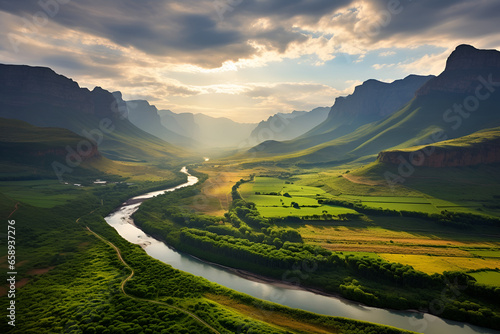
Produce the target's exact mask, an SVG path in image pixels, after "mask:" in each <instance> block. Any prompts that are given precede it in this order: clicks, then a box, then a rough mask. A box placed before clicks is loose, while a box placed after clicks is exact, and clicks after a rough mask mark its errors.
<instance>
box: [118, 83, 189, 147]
mask: <svg viewBox="0 0 500 334" xmlns="http://www.w3.org/2000/svg"><path fill="white" fill-rule="evenodd" d="M113 96H115V98H116V99H117V101H120V100H121V99H122V94H121V92H114V93H113ZM125 103H126V106H127V118H128V120H129V121H130V122H131V123H132V124H134V125H135V126H137V127H138V128H139V129H141V130H144V131H146V132H148V133H150V134H152V135H153V136H156V137H158V138H160V139H163V140H165V141H166V142H168V143H170V144H174V145H178V146H184V147H193V146H194V141H193V140H192V139H190V138H187V137H185V136H182V135H180V134H178V133H176V132H174V131H171V130H169V129H167V128H166V127H164V126H163V125H162V121H161V118H160V115H159V114H158V109H157V108H156V107H155V106H154V105H150V104H149V102H148V101H146V100H133V101H126V102H125Z"/></svg>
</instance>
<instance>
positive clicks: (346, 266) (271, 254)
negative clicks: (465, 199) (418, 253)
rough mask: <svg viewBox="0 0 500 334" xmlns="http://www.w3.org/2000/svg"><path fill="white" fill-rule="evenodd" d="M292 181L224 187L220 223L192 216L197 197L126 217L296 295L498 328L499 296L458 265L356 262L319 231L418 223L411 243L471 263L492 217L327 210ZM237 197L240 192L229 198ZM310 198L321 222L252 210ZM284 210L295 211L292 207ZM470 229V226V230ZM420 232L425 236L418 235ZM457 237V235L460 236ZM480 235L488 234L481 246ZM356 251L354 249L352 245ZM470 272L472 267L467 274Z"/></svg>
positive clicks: (326, 200) (185, 193)
mask: <svg viewBox="0 0 500 334" xmlns="http://www.w3.org/2000/svg"><path fill="white" fill-rule="evenodd" d="M259 180H260V181H261V180H264V184H263V185H262V186H259V187H257V188H255V186H254V187H253V188H249V185H250V184H251V183H252V182H259ZM280 182H281V183H280ZM292 182H293V183H295V181H293V178H289V179H287V180H277V179H276V178H274V179H271V178H266V177H264V178H259V177H256V178H255V179H252V178H249V179H246V180H240V181H239V182H237V183H236V184H235V185H234V187H233V190H232V193H231V196H232V198H233V202H232V204H231V207H230V210H229V212H227V213H226V214H225V215H224V216H222V217H215V216H207V215H202V214H199V213H196V212H195V211H193V210H192V205H191V203H193V199H194V198H197V196H200V191H199V190H197V189H196V188H191V189H184V190H181V191H179V192H176V193H173V194H168V195H165V196H162V197H159V198H156V199H154V200H152V201H149V202H147V203H145V204H144V205H143V206H142V207H141V209H140V210H139V211H138V212H137V213H136V215H135V219H136V222H137V224H138V225H140V226H141V228H142V229H144V230H145V231H146V232H147V233H150V234H153V235H156V236H158V237H161V238H162V239H164V240H166V241H167V242H168V243H169V244H170V245H173V246H174V247H176V248H178V249H179V250H182V251H185V252H188V253H190V254H193V255H195V256H198V257H200V258H203V259H206V260H209V261H212V262H217V263H221V264H224V265H227V266H231V267H234V268H240V269H245V270H250V271H252V272H255V273H259V274H262V275H265V276H268V277H274V278H276V279H280V280H283V281H285V282H286V281H289V282H290V283H295V284H296V283H297V279H298V277H300V279H298V281H299V283H300V284H301V285H303V286H307V287H315V288H320V289H322V290H323V291H326V292H329V293H334V294H340V295H342V296H344V297H346V298H349V299H353V300H357V301H360V302H362V303H365V304H368V305H373V306H379V307H386V308H387V307H389V308H397V309H410V308H411V309H420V310H423V311H429V312H431V313H435V314H437V315H439V316H442V317H445V318H449V319H455V320H459V321H466V322H471V323H474V324H478V325H480V326H486V327H491V328H500V317H499V316H498V311H499V305H498V302H497V300H498V298H499V297H500V295H499V294H500V288H498V287H495V286H493V285H486V284H482V282H477V281H476V280H475V278H473V276H470V275H468V274H467V273H466V272H464V270H463V263H457V264H456V266H455V267H454V268H452V269H453V270H450V271H446V270H437V271H429V270H423V271H422V270H420V269H421V268H418V269H417V268H414V267H412V266H410V265H405V264H402V263H398V262H404V261H403V260H400V259H396V258H390V255H391V254H390V253H387V254H382V253H381V254H379V255H377V254H375V253H360V252H359V249H355V248H352V249H351V252H346V253H344V252H343V251H338V250H335V248H336V246H337V245H336V244H333V243H332V241H331V240H330V243H329V240H327V239H328V238H327V236H328V235H329V232H327V233H325V231H331V235H335V234H337V235H344V236H346V235H348V233H344V234H342V233H339V232H340V228H341V227H343V228H347V229H348V230H349V231H352V229H351V228H350V227H349V226H351V225H352V226H360V227H363V228H364V229H366V230H369V229H370V228H375V229H377V228H378V231H379V232H380V231H381V230H383V229H384V227H382V228H381V226H384V225H383V224H382V225H381V226H377V222H384V221H386V220H387V221H389V222H390V221H393V223H392V226H390V224H387V223H385V230H386V231H389V230H391V231H392V232H393V233H394V234H396V235H397V234H398V233H400V235H402V234H403V233H405V232H403V231H404V229H403V230H401V231H400V232H397V229H394V227H395V226H396V220H397V219H399V220H401V219H404V220H405V221H406V222H412V224H410V226H416V224H423V225H422V226H420V228H419V229H418V231H419V232H418V234H419V235H420V240H419V241H421V240H424V239H426V238H427V240H428V241H431V239H432V238H431V236H432V235H433V233H434V232H438V231H439V232H438V233H439V234H440V235H441V237H443V240H449V241H450V242H451V241H453V242H455V243H456V244H455V246H457V247H456V248H455V249H454V247H453V244H452V245H451V246H452V247H450V248H451V249H452V251H457V252H458V251H463V252H464V253H466V254H468V255H469V256H470V258H473V256H474V255H473V253H472V252H473V251H480V250H484V249H486V248H487V247H490V245H487V244H488V242H490V241H492V240H496V239H495V237H494V235H495V234H497V233H498V230H497V228H496V226H492V225H495V224H497V223H498V222H497V220H496V219H495V218H491V217H490V218H488V217H486V216H476V215H473V214H468V213H462V214H449V213H446V212H444V213H442V214H429V213H426V212H411V211H395V210H389V209H383V208H382V209H375V208H371V207H368V206H365V205H362V204H356V203H353V202H347V201H346V202H342V201H337V202H334V201H333V199H332V198H331V195H329V194H326V193H324V192H321V191H320V190H319V189H317V188H316V189H312V187H307V186H306V187H304V186H301V185H298V184H296V183H295V184H292ZM269 184H272V185H271V186H269ZM276 184H280V185H281V186H280V188H278V189H276ZM240 188H241V189H242V191H241V192H240V191H238V189H240ZM299 188H300V189H299ZM247 197H249V198H250V199H256V203H254V202H251V201H247V200H246V198H247ZM294 199H295V201H294ZM312 199H314V200H316V204H315V207H314V208H313V209H315V210H320V212H321V214H319V213H317V214H313V215H307V214H306V215H304V216H299V215H293V216H286V215H281V214H279V213H278V214H275V215H273V216H270V217H267V218H266V217H263V216H262V215H261V208H262V207H265V206H266V205H269V203H271V205H275V204H277V203H280V204H279V205H281V206H282V207H287V208H286V209H287V210H296V212H302V211H301V210H302V207H303V206H307V205H311V206H312V205H313V201H312ZM292 201H294V202H295V203H297V206H298V207H294V206H293V204H292ZM325 205H326V206H328V205H330V207H331V208H332V209H333V210H337V208H340V210H339V211H338V212H337V213H336V214H335V213H328V211H327V212H324V211H326V210H325ZM332 205H333V206H332ZM344 208H348V209H350V210H352V211H351V212H349V213H344V212H342V211H341V209H344ZM398 217H399V218H398ZM478 222H479V223H480V226H476V225H477V223H478ZM363 225H364V226H363ZM404 225H405V224H404V223H403V224H401V225H400V226H399V227H400V228H404ZM406 225H408V224H406ZM423 226H425V227H423ZM315 228H319V229H320V230H317V231H318V233H317V237H311V236H310V234H309V235H308V234H307V233H306V232H307V231H311V230H313V231H314V229H315ZM427 228H430V229H429V230H428V232H425V231H426V229H427ZM355 230H358V229H357V228H355ZM464 230H465V231H467V233H463V232H464ZM406 233H407V234H408V232H406ZM412 233H413V234H414V233H415V232H412V231H411V229H410V234H412ZM488 233H491V234H490V236H489V237H488V236H487V235H488ZM464 235H465V237H464ZM444 236H446V237H447V239H444ZM368 238H369V237H368ZM454 238H456V239H457V240H454ZM467 238H468V240H466V239H467ZM472 240H475V241H474V242H476V244H473V245H472V246H471V247H469V248H467V249H464V248H461V247H462V246H461V245H460V243H464V244H465V243H468V242H471V241H472ZM481 242H484V245H483V246H481V245H480V244H481ZM353 243H354V242H353ZM356 243H357V244H360V243H359V241H358V242H356ZM387 243H388V244H389V245H394V244H396V243H398V244H400V245H399V248H403V247H405V246H403V245H401V240H397V239H396V242H394V241H392V240H388V239H387ZM328 245H331V246H332V247H328ZM415 246H417V245H407V246H406V248H407V249H409V250H410V252H411V249H412V248H418V247H415ZM420 246H421V245H420ZM447 246H448V245H446V242H444V244H442V245H441V246H440V245H438V242H437V240H436V243H433V242H428V243H427V245H426V246H425V247H427V248H430V249H438V250H445V249H446V248H448V247H447ZM395 248H398V246H396V247H395ZM490 248H491V247H490ZM408 256H409V255H408ZM425 256H427V254H426V255H425ZM470 262H472V263H476V262H477V261H470ZM497 263H498V262H496V260H494V259H493V260H492V261H491V263H490V267H492V268H493V269H495V268H498V267H495V266H496V265H497ZM304 268H308V272H307V275H301V274H302V271H303V270H304ZM480 268H481V265H479V267H478V266H476V267H473V268H470V269H480ZM284 273H285V275H284ZM302 276H304V278H302ZM291 279H293V281H291ZM450 282H452V283H451V284H454V286H455V287H457V286H459V287H461V289H460V291H459V292H458V293H452V291H451V290H449V289H450ZM456 290H457V289H456V288H455V291H456ZM443 295H444V296H447V299H446V303H443V307H442V308H440V309H438V310H437V309H436V308H435V307H433V306H432V305H433V303H435V302H436V300H437V301H440V300H441V299H442V296H443Z"/></svg>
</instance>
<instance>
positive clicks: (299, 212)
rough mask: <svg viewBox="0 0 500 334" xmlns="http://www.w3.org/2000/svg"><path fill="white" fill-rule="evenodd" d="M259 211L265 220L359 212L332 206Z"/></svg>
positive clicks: (263, 208)
mask: <svg viewBox="0 0 500 334" xmlns="http://www.w3.org/2000/svg"><path fill="white" fill-rule="evenodd" d="M257 209H258V210H259V212H260V213H261V215H262V217H264V218H271V217H278V218H280V217H289V216H292V217H293V216H296V217H304V216H312V215H320V216H321V215H322V214H323V213H324V212H323V211H326V213H327V214H331V215H339V214H346V213H351V214H356V213H357V212H356V211H354V210H351V209H346V208H341V207H332V206H321V207H318V208H309V207H305V208H300V209H294V208H280V207H263V206H261V207H259V206H257Z"/></svg>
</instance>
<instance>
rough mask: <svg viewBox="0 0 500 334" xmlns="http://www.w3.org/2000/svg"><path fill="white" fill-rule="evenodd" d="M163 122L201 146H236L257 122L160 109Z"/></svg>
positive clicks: (244, 140)
mask: <svg viewBox="0 0 500 334" xmlns="http://www.w3.org/2000/svg"><path fill="white" fill-rule="evenodd" d="M158 113H159V114H160V117H161V120H162V124H163V126H164V127H165V128H167V129H168V130H170V131H172V132H175V133H177V134H179V135H182V136H183V137H187V138H189V139H191V140H193V141H194V142H195V143H197V144H200V148H201V149H203V148H234V147H239V146H240V145H241V144H242V143H246V142H247V139H248V137H249V136H250V134H251V133H252V131H253V130H254V129H255V127H256V126H257V124H254V123H238V122H235V121H232V120H230V119H229V118H224V117H211V116H207V115H204V114H192V113H181V114H176V113H174V112H172V111H170V110H160V111H159V112H158Z"/></svg>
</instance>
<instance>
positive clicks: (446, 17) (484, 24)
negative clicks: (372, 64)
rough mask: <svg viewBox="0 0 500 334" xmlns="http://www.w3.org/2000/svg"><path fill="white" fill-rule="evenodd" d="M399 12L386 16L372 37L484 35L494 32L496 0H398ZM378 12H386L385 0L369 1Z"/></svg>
mask: <svg viewBox="0 0 500 334" xmlns="http://www.w3.org/2000/svg"><path fill="white" fill-rule="evenodd" d="M399 2H400V6H399V7H398V8H401V12H400V13H397V14H393V15H391V16H390V19H389V22H388V24H384V25H382V26H381V27H380V33H379V34H377V35H374V39H383V38H389V37H390V36H392V35H396V34H405V35H408V36H414V35H418V34H423V35H424V36H425V35H430V36H432V34H434V35H441V34H443V35H448V36H453V37H457V38H460V37H474V36H475V37H478V38H481V37H485V36H486V35H489V34H497V33H498V17H499V14H500V1H492V0H458V1H457V0H439V1H435V0H419V1H410V0H400V1H399ZM371 3H372V6H374V7H376V8H377V10H378V12H379V14H382V13H383V12H387V9H388V1H387V0H373V1H372V2H371Z"/></svg>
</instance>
